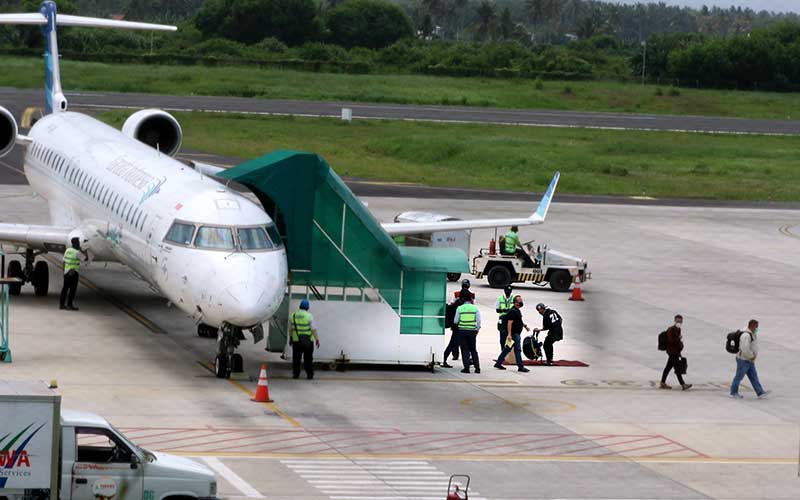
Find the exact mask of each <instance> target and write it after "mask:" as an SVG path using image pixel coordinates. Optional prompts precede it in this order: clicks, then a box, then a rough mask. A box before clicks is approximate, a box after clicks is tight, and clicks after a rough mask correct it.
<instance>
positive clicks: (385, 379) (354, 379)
mask: <svg viewBox="0 0 800 500" xmlns="http://www.w3.org/2000/svg"><path fill="white" fill-rule="evenodd" d="M272 378H273V379H280V380H289V377H287V376H283V375H278V376H276V377H272ZM314 380H315V381H318V382H319V381H322V382H392V383H397V382H428V383H442V384H474V385H478V386H481V385H485V384H492V385H495V386H499V387H506V386H517V385H518V384H519V382H517V381H514V380H485V381H483V380H464V379H460V378H452V379H451V378H448V379H438V378H430V377H428V378H389V377H324V376H323V377H317V378H315V379H314Z"/></svg>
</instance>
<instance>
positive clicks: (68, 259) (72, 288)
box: [58, 238, 86, 311]
mask: <svg viewBox="0 0 800 500" xmlns="http://www.w3.org/2000/svg"><path fill="white" fill-rule="evenodd" d="M70 243H71V244H72V246H71V247H70V248H67V250H66V251H65V252H64V284H63V286H62V287H61V297H60V298H59V302H58V308H59V309H62V310H63V309H66V310H67V311H77V310H78V308H77V307H76V306H75V292H77V291H78V280H79V279H80V270H81V254H83V255H86V252H84V251H83V250H81V240H80V239H79V238H72V239H71V240H70Z"/></svg>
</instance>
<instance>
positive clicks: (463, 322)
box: [453, 291, 481, 373]
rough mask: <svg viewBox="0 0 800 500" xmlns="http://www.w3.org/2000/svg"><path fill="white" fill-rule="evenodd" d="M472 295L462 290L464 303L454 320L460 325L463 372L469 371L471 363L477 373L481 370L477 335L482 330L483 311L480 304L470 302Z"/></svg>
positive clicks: (459, 307) (459, 335) (459, 336)
mask: <svg viewBox="0 0 800 500" xmlns="http://www.w3.org/2000/svg"><path fill="white" fill-rule="evenodd" d="M471 297H472V294H470V292H469V291H463V292H461V301H462V302H463V304H461V305H460V306H458V309H456V317H455V319H454V320H453V321H454V322H455V324H456V325H458V340H459V343H460V344H461V363H462V364H463V365H464V369H463V370H461V373H469V367H470V365H472V366H474V367H475V373H480V372H481V362H480V359H479V358H478V348H477V336H478V332H480V330H481V312H480V311H479V310H478V306H476V305H475V304H473V303H472V302H470V300H469V299H470V298H471Z"/></svg>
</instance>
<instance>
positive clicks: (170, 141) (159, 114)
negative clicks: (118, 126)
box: [122, 109, 183, 156]
mask: <svg viewBox="0 0 800 500" xmlns="http://www.w3.org/2000/svg"><path fill="white" fill-rule="evenodd" d="M122 133H123V134H125V135H127V136H129V137H132V138H133V139H136V140H137V141H139V142H143V143H145V144H147V145H148V146H150V147H151V148H153V149H158V150H159V151H161V152H162V153H164V154H166V155H169V156H175V155H176V154H178V151H180V149H181V143H182V142H183V131H182V130H181V126H180V124H179V123H178V120H176V119H175V117H174V116H172V115H171V114H169V113H167V112H166V111H161V110H160V109H143V110H141V111H137V112H136V113H134V114H132V115H131V116H130V117H129V118H128V119H127V120H125V124H123V125H122Z"/></svg>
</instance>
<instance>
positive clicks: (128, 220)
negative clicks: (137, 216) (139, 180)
mask: <svg viewBox="0 0 800 500" xmlns="http://www.w3.org/2000/svg"><path fill="white" fill-rule="evenodd" d="M125 206H126V207H127V210H126V211H125V220H126V221H127V222H130V221H131V219H130V216H131V211H132V210H133V203H131V204H130V205H128V204H127V203H126V204H125Z"/></svg>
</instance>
